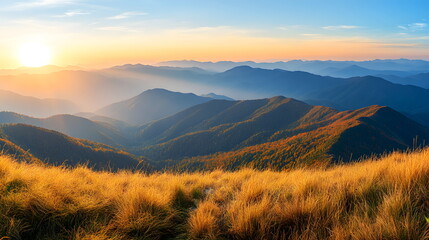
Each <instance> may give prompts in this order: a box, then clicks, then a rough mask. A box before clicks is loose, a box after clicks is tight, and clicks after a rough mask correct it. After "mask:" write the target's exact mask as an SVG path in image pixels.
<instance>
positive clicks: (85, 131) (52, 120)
mask: <svg viewBox="0 0 429 240" xmlns="http://www.w3.org/2000/svg"><path fill="white" fill-rule="evenodd" d="M99 120H100V119H99ZM103 120H105V119H103ZM105 121H107V120H105ZM0 123H23V124H28V125H33V126H37V127H42V128H46V129H50V130H54V131H58V132H61V133H64V134H66V135H69V136H72V137H75V138H82V139H87V140H90V141H94V142H99V143H104V144H108V145H111V146H119V145H121V144H126V143H127V142H128V141H127V139H126V137H125V136H124V134H123V131H121V130H122V129H120V128H119V127H116V126H113V125H110V124H109V123H106V122H95V121H90V120H88V119H86V118H82V117H77V116H73V115H55V116H52V117H49V118H32V117H29V116H25V115H20V114H16V113H12V112H0Z"/></svg>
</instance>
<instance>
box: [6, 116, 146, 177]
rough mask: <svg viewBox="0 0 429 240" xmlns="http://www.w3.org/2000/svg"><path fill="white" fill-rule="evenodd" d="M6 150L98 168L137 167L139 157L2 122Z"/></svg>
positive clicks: (30, 157) (28, 157)
mask: <svg viewBox="0 0 429 240" xmlns="http://www.w3.org/2000/svg"><path fill="white" fill-rule="evenodd" d="M0 141H1V144H2V147H3V151H4V152H5V153H7V154H10V155H17V156H20V157H22V160H26V161H33V160H35V159H40V160H41V161H42V162H45V163H48V164H52V165H61V164H66V165H68V166H76V165H79V164H87V163H88V164H89V166H91V167H94V168H96V169H103V168H111V169H113V170H117V169H136V168H139V165H140V166H142V167H146V165H145V164H146V163H143V162H142V163H141V164H140V161H141V160H140V159H138V158H137V157H135V156H133V155H131V154H129V153H126V152H123V151H119V150H116V149H114V148H112V147H110V146H107V145H103V144H99V143H95V142H90V141H86V140H81V139H76V138H72V137H68V136H66V135H63V134H61V133H58V132H55V131H50V130H46V129H43V128H38V127H34V126H29V125H23V124H6V125H0Z"/></svg>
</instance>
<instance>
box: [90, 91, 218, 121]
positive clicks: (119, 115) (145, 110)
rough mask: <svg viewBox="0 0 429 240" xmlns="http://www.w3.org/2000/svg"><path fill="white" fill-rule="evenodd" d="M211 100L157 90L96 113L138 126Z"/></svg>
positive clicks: (193, 95)
mask: <svg viewBox="0 0 429 240" xmlns="http://www.w3.org/2000/svg"><path fill="white" fill-rule="evenodd" d="M210 100H213V99H212V98H208V97H201V96H197V95H195V94H193V93H180V92H172V91H168V90H165V89H159V88H157V89H151V90H147V91H144V92H143V93H141V94H139V95H138V96H136V97H133V98H130V99H128V100H125V101H122V102H118V103H114V104H111V105H109V106H106V107H104V108H102V109H100V110H98V111H97V112H96V113H97V114H100V115H103V116H107V117H111V118H114V119H119V120H122V121H125V122H127V123H130V124H133V125H137V126H138V125H143V124H146V123H148V122H151V121H153V120H158V119H161V118H164V117H167V116H169V115H171V114H174V113H177V112H179V111H181V110H184V109H186V108H188V107H190V106H194V105H197V104H200V103H204V102H208V101H210Z"/></svg>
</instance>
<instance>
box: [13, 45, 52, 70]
mask: <svg viewBox="0 0 429 240" xmlns="http://www.w3.org/2000/svg"><path fill="white" fill-rule="evenodd" d="M51 57H52V51H51V49H50V48H49V47H47V46H46V45H43V44H40V43H25V44H23V45H22V46H21V47H20V49H19V60H20V62H21V64H22V65H23V66H25V67H42V66H45V65H48V64H49V63H50V62H51Z"/></svg>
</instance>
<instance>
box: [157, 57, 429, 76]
mask: <svg viewBox="0 0 429 240" xmlns="http://www.w3.org/2000/svg"><path fill="white" fill-rule="evenodd" d="M157 65H158V66H171V67H182V68H191V67H198V68H200V69H205V70H207V71H215V72H223V71H226V70H229V69H231V68H234V67H238V66H250V67H254V68H265V69H277V68H278V69H283V70H289V71H305V72H310V73H314V74H322V73H323V72H324V71H326V70H327V69H328V70H329V69H343V68H348V67H351V66H358V67H362V68H367V69H372V70H382V71H383V70H391V71H399V72H428V69H429V61H425V60H411V59H376V60H370V61H332V60H327V61H321V60H290V61H278V62H253V61H245V62H232V61H220V62H199V61H192V60H183V61H167V62H160V63H158V64H157ZM350 77H356V76H350Z"/></svg>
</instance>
